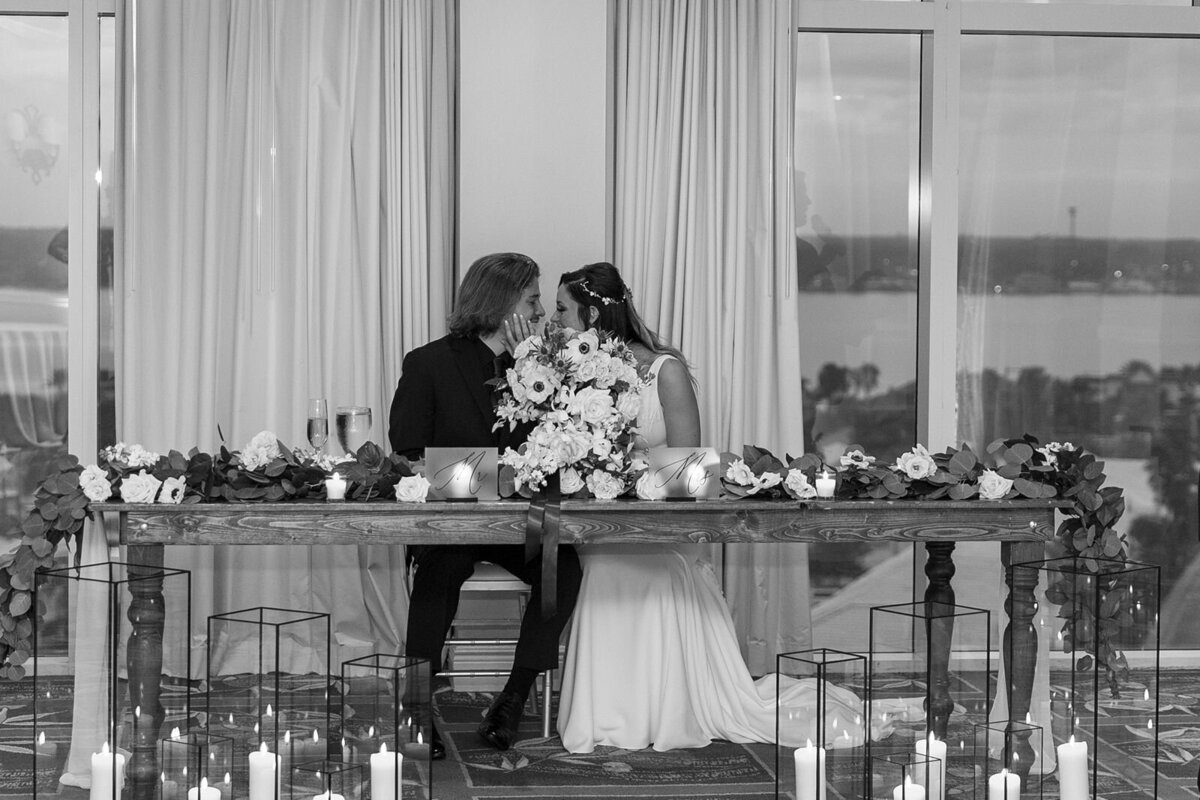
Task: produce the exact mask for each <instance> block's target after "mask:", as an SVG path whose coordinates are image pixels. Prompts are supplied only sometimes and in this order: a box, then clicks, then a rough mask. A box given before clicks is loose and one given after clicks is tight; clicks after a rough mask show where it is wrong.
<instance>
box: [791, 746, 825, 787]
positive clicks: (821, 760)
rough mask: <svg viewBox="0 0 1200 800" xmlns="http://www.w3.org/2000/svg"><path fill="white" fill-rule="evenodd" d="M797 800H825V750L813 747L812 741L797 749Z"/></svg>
mask: <svg viewBox="0 0 1200 800" xmlns="http://www.w3.org/2000/svg"><path fill="white" fill-rule="evenodd" d="M795 759H796V800H825V748H824V747H813V743H812V739H809V740H808V744H807V745H805V746H804V747H797V748H796V753H795Z"/></svg>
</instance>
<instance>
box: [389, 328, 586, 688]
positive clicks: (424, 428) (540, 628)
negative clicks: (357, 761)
mask: <svg viewBox="0 0 1200 800" xmlns="http://www.w3.org/2000/svg"><path fill="white" fill-rule="evenodd" d="M512 363H513V361H512V356H510V355H508V354H503V355H501V356H498V357H497V356H494V355H493V353H492V351H491V349H490V348H489V347H488V346H487V345H486V344H484V343H483V342H481V341H480V340H479V339H477V338H469V339H468V338H465V337H462V336H455V335H453V334H451V335H449V336H443V337H442V338H441V339H437V340H435V341H432V342H430V343H429V344H427V345H423V346H421V347H418V348H417V349H415V350H413V351H412V352H410V353H409V354H408V355H407V356H405V357H404V365H403V367H402V371H401V374H400V382H399V383H398V384H397V385H396V395H395V397H393V398H392V408H391V413H390V415H389V420H388V439H389V440H390V441H391V443H392V449H393V450H394V451H396V452H397V453H399V454H400V455H403V456H407V457H409V458H414V457H418V456H420V455H422V454H423V451H424V449H425V448H426V447H478V446H479V445H481V444H484V443H486V442H493V443H495V445H496V447H497V448H499V449H500V450H501V451H503V450H504V449H505V448H506V447H513V448H516V447H518V446H520V444H521V443H522V442H524V441H525V438H526V436H527V435H528V431H529V427H528V426H518V427H517V429H516V430H514V431H511V432H510V431H509V430H508V426H507V425H504V426H502V427H501V428H500V429H499V430H492V427H493V425H494V424H495V422H496V413H495V410H494V407H493V405H492V394H493V388H492V386H490V385H489V384H488V383H487V381H489V380H491V379H492V378H494V377H496V376H498V375H499V374H501V373H500V370H502V369H504V368H505V367H507V366H509V365H511V364H512ZM409 553H410V554H411V555H412V557H413V558H414V559H415V561H416V564H417V571H416V574H415V575H414V579H413V585H412V592H411V594H410V596H409V607H408V635H407V641H406V643H405V652H406V653H407V654H408V655H409V656H413V657H418V658H428V659H430V663H431V665H432V668H433V670H434V671H435V672H437V671H439V670H440V669H441V663H442V650H443V648H444V646H445V640H446V634H447V632H448V630H449V628H450V625H451V623H452V622H453V621H454V615H455V613H456V612H457V609H458V593H459V589H460V588H461V587H462V584H463V583H464V582H465V581H466V580H467V579H468V578H469V577H470V576H471V573H472V572H473V571H474V569H475V564H476V563H477V562H479V561H490V562H491V563H493V564H498V565H500V566H502V567H504V568H505V569H506V570H508V571H509V572H511V573H512V574H514V575H516V576H517V577H519V578H521V579H522V580H523V581H525V582H526V583H528V584H530V585H531V587H532V590H531V594H530V598H529V602H528V604H527V606H526V613H525V617H524V619H523V620H522V621H521V633H520V637H519V639H518V641H517V651H516V654H515V656H514V659H513V663H514V666H516V667H524V668H528V669H532V670H535V671H541V670H545V669H552V668H554V667H557V666H558V640H559V637H560V636H561V635H562V631H563V628H564V627H565V625H566V623H567V620H569V619H570V618H571V612H572V610H573V609H574V608H575V598H576V596H577V595H578V594H579V583H580V581H581V580H582V577H583V571H582V569H581V568H580V565H579V557H578V556H577V555H576V553H575V548H573V547H570V546H569V545H563V546H560V547H559V551H558V581H557V586H556V590H557V591H556V595H557V612H556V613H555V615H554V616H553V617H551V618H549V619H542V618H541V616H540V606H541V601H540V598H541V585H540V573H539V569H540V559H534V560H533V561H526V560H525V548H524V546H522V545H519V544H518V545H421V546H415V547H411V548H409Z"/></svg>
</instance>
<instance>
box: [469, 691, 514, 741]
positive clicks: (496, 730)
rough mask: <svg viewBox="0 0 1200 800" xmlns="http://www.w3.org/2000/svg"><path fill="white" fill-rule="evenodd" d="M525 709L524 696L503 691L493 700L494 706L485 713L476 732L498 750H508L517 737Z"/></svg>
mask: <svg viewBox="0 0 1200 800" xmlns="http://www.w3.org/2000/svg"><path fill="white" fill-rule="evenodd" d="M524 711H525V698H524V697H521V696H519V695H516V694H513V693H512V692H501V693H500V694H498V695H496V699H495V700H493V701H492V707H491V708H489V709H488V710H487V713H486V714H484V715H483V722H482V723H481V724H480V725H479V727H478V728H476V729H475V732H476V733H478V734H479V735H480V737H481V738H482V739H483V740H484V741H485V742H487V743H488V744H490V745H491V746H492V747H494V748H496V749H497V750H507V749H508V748H510V747H512V743H513V742H514V741H516V739H517V728H519V727H520V726H521V714H522V713H524Z"/></svg>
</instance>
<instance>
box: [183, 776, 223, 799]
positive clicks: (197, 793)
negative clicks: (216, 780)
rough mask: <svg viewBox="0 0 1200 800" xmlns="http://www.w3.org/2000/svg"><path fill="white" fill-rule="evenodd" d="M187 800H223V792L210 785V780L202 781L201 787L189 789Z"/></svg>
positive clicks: (202, 779)
mask: <svg viewBox="0 0 1200 800" xmlns="http://www.w3.org/2000/svg"><path fill="white" fill-rule="evenodd" d="M187 800H221V790H220V789H218V788H217V787H215V786H209V785H208V778H201V779H200V786H199V788H197V787H192V788H191V789H188V796H187Z"/></svg>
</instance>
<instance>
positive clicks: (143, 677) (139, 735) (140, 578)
mask: <svg viewBox="0 0 1200 800" xmlns="http://www.w3.org/2000/svg"><path fill="white" fill-rule="evenodd" d="M129 561H130V565H129V579H130V580H129V593H130V595H131V599H130V601H129V614H128V616H129V621H130V622H131V623H133V630H132V632H131V633H130V634H129V646H128V649H127V653H126V659H127V667H128V670H129V705H130V708H131V709H138V710H139V713H137V714H135V716H134V718H133V741H132V742H131V746H130V749H131V750H132V756H131V757H130V760H129V767H128V768H127V769H126V771H125V778H126V782H127V783H128V784H129V788H130V792H131V794H132V796H133V799H134V800H152V798H154V797H155V795H156V789H157V788H158V773H159V770H158V737H159V734H160V731H161V730H162V725H163V721H164V720H165V718H166V713H165V711H164V710H163V706H162V702H161V700H160V699H159V691H160V688H161V687H160V686H159V682H160V680H161V677H162V660H163V651H162V646H163V625H164V623H165V620H166V612H165V608H164V605H163V592H162V589H163V573H162V566H163V549H162V545H131V546H130V547H129Z"/></svg>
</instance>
